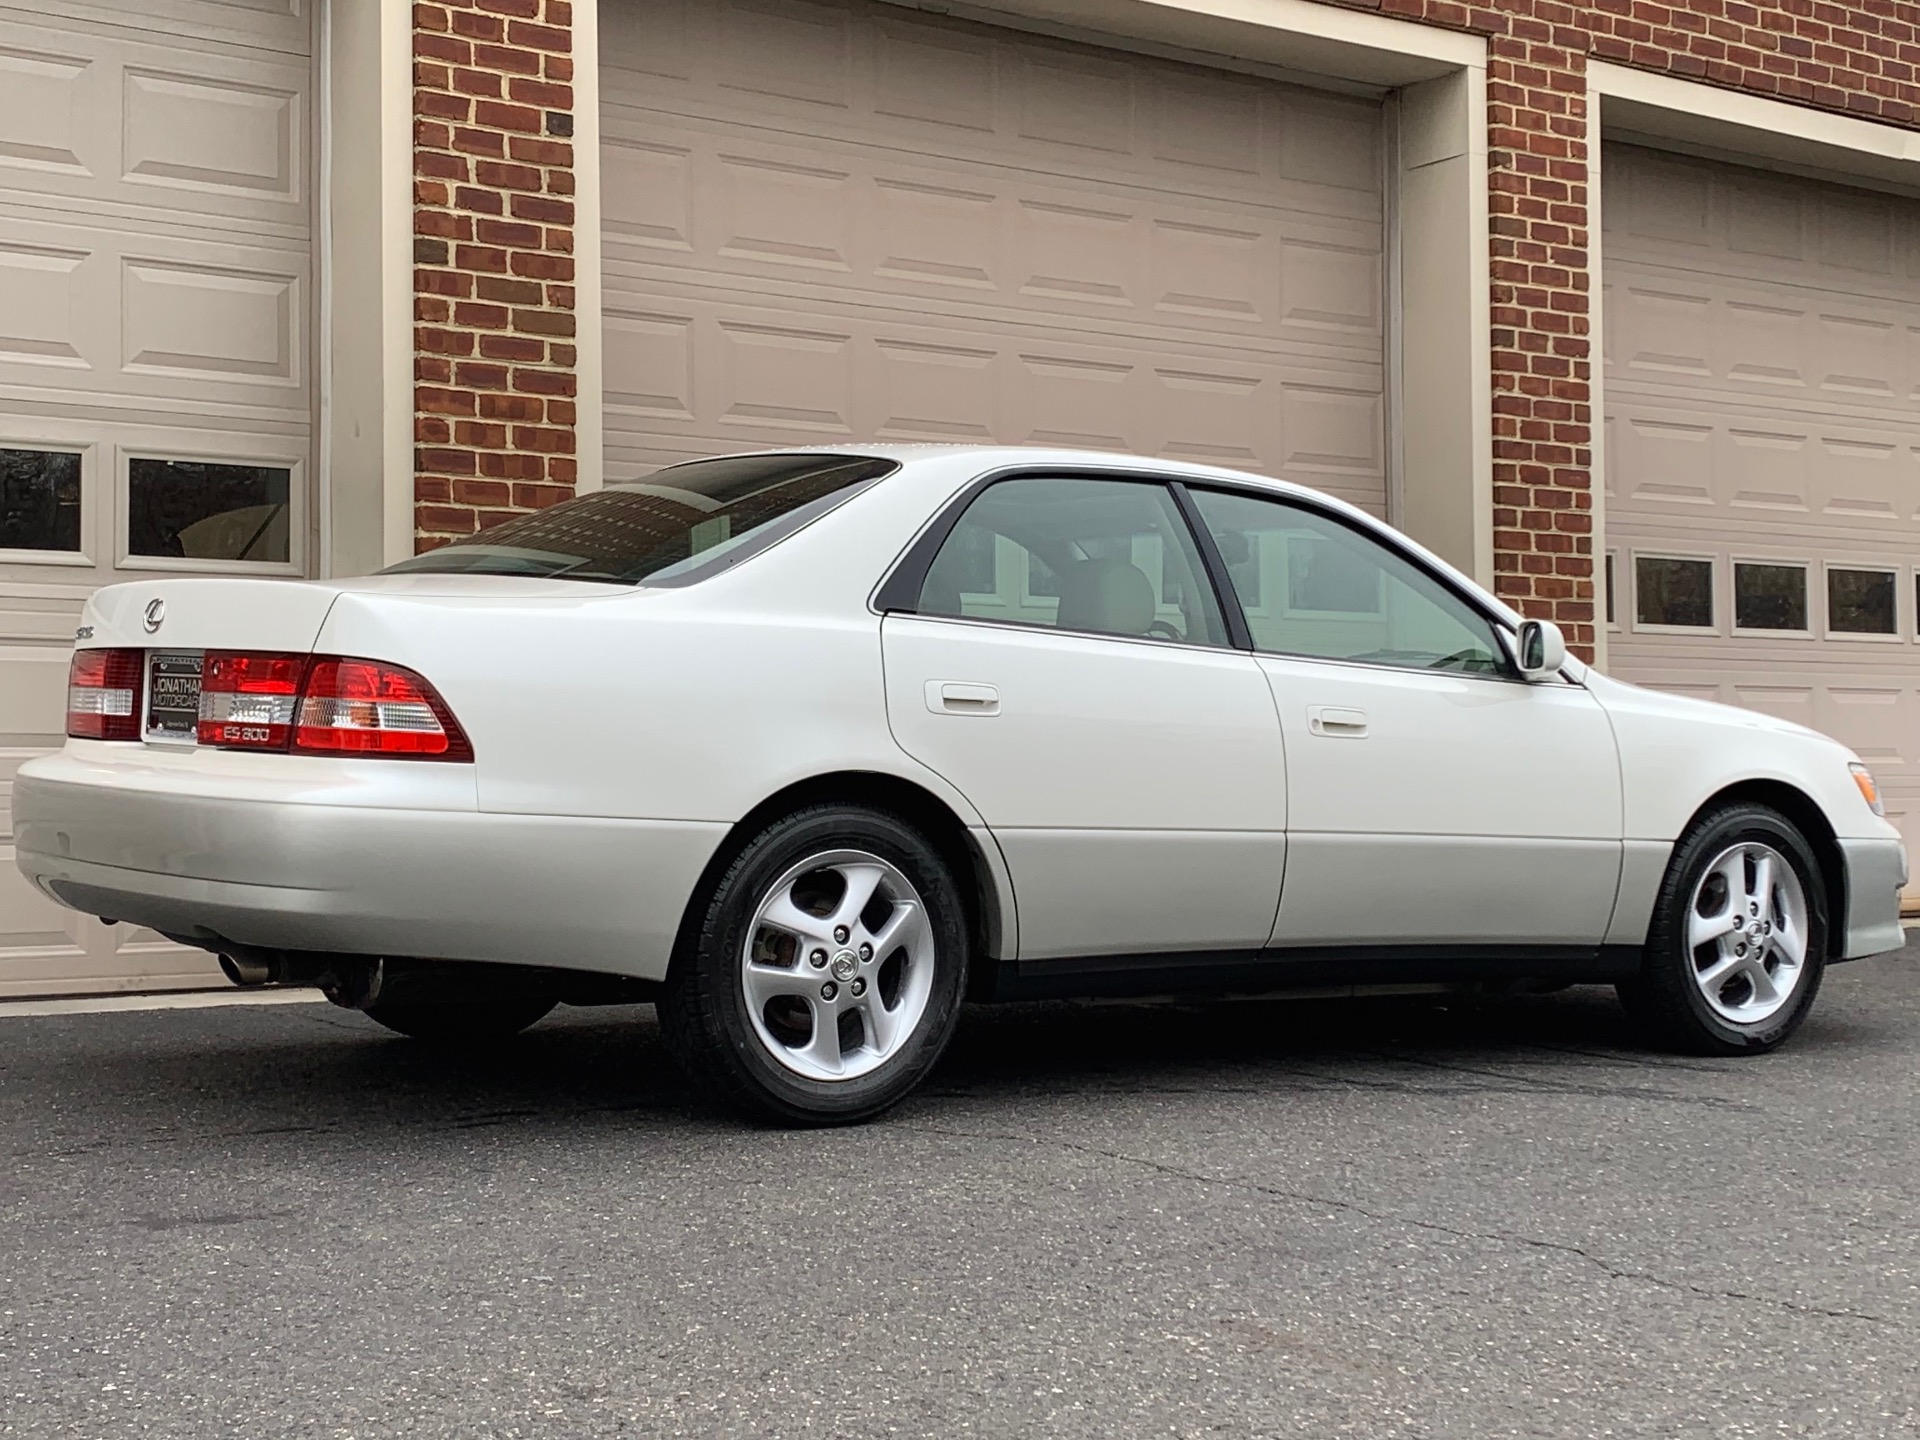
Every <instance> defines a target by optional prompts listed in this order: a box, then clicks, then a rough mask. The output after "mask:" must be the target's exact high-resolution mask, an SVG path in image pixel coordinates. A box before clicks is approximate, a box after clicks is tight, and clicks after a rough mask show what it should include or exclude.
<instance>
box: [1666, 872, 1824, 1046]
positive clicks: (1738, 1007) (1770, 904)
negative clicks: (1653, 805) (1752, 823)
mask: <svg viewBox="0 0 1920 1440" xmlns="http://www.w3.org/2000/svg"><path fill="white" fill-rule="evenodd" d="M1690 908H1691V913H1690V914H1689V916H1688V919H1687V945H1688V947H1689V949H1690V951H1691V953H1692V958H1693V966H1694V975H1693V978H1694V983H1695V984H1696V985H1698V986H1699V987H1700V993H1701V995H1702V996H1704V997H1705V999H1706V1002H1707V1004H1708V1006H1709V1007H1711V1008H1712V1010H1713V1011H1714V1013H1715V1014H1717V1015H1719V1016H1720V1017H1721V1018H1722V1019H1725V1020H1728V1021H1730V1022H1732V1023H1733V1024H1735V1025H1752V1024H1756V1023H1758V1022H1759V1021H1762V1020H1765V1019H1767V1018H1769V1017H1770V1016H1772V1015H1774V1014H1775V1013H1777V1012H1778V1011H1779V1009H1780V1007H1781V1006H1782V1005H1784V1004H1786V1003H1787V1000H1788V999H1789V997H1791V996H1792V994H1793V992H1794V987H1795V986H1796V985H1797V984H1798V983H1799V979H1800V972H1801V969H1802V968H1803V967H1804V966H1805V964H1806V960H1807V896H1806V891H1805V889H1804V888H1803V887H1802V886H1801V884H1800V877H1799V876H1798V875H1796V874H1794V871H1793V866H1792V865H1791V864H1790V863H1789V862H1788V860H1787V857H1786V856H1784V855H1782V854H1781V853H1780V852H1779V851H1778V850H1776V849H1774V848H1773V847H1772V846H1771V845H1765V844H1761V843H1759V842H1757V841H1750V842H1747V843H1744V844H1739V845H1730V846H1728V847H1727V848H1726V849H1725V850H1723V851H1721V853H1720V854H1719V855H1717V856H1715V857H1714V859H1713V860H1712V862H1711V863H1709V864H1708V866H1707V868H1706V871H1705V873H1704V874H1702V875H1701V877H1700V880H1699V883H1698V884H1696V885H1695V886H1694V887H1693V904H1692V906H1691V907H1690Z"/></svg>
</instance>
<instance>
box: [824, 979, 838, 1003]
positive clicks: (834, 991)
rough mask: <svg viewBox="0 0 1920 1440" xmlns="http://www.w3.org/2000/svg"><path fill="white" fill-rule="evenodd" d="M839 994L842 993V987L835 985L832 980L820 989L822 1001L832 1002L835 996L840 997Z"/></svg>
mask: <svg viewBox="0 0 1920 1440" xmlns="http://www.w3.org/2000/svg"><path fill="white" fill-rule="evenodd" d="M839 993H840V987H839V986H838V985H836V984H834V983H833V981H831V980H829V981H827V983H826V984H824V985H822V986H821V987H820V998H821V999H822V1000H831V999H833V997H834V996H836V995H838V994H839Z"/></svg>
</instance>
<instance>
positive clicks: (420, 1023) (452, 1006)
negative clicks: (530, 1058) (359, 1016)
mask: <svg viewBox="0 0 1920 1440" xmlns="http://www.w3.org/2000/svg"><path fill="white" fill-rule="evenodd" d="M556 1003H557V1002H555V1001H553V1000H548V999H543V998H541V997H539V996H528V997H524V998H519V999H511V1000H478V1001H472V1002H469V1003H465V1004H462V1003H459V1002H457V1001H450V1002H447V1003H445V1004H433V1005H426V1004H423V1005H379V1004H375V1005H369V1006H368V1007H367V1009H366V1014H367V1016H368V1018H369V1019H373V1020H377V1021H379V1022H380V1023H381V1024H382V1025H384V1026H386V1027H387V1029H389V1030H397V1031H398V1032H399V1033H400V1034H402V1035H406V1036H409V1037H411V1038H412V1039H415V1040H424V1041H427V1042H428V1043H430V1044H434V1045H458V1044H478V1043H485V1042H486V1041H489V1040H505V1039H507V1038H509V1037H511V1036H514V1035H518V1034H519V1033H520V1032H521V1031H522V1030H525V1029H526V1028H527V1027H528V1026H529V1025H532V1024H533V1023H534V1022H535V1021H537V1020H539V1019H540V1018H541V1017H542V1016H544V1015H545V1014H546V1013H547V1012H548V1011H549V1010H551V1009H553V1007H554V1005H555V1004H556Z"/></svg>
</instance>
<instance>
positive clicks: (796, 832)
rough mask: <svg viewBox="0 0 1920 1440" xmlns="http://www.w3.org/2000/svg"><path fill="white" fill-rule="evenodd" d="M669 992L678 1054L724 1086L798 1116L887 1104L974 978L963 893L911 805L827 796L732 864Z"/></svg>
mask: <svg viewBox="0 0 1920 1440" xmlns="http://www.w3.org/2000/svg"><path fill="white" fill-rule="evenodd" d="M695 925H696V926H697V929H696V930H695V932H694V933H693V935H692V936H691V937H690V942H689V943H688V945H687V946H686V947H685V949H684V950H683V953H682V954H680V955H679V956H677V957H676V959H675V961H674V965H673V967H672V970H671V972H670V973H669V974H668V976H667V981H666V985H665V987H664V989H663V990H662V992H661V995H660V999H659V1002H658V1006H659V1011H660V1020H661V1027H662V1031H663V1034H664V1037H665V1039H666V1042H667V1044H668V1046H669V1048H670V1049H671V1050H672V1052H673V1054H674V1056H675V1058H676V1059H678V1060H679V1061H680V1062H681V1064H682V1065H683V1067H684V1068H685V1069H686V1070H687V1071H688V1072H689V1073H690V1074H691V1075H692V1076H693V1077H694V1079H695V1080H696V1081H697V1082H699V1083H702V1084H704V1085H705V1086H706V1087H707V1088H709V1089H710V1090H712V1091H713V1092H714V1093H716V1094H717V1095H718V1097H719V1098H721V1099H723V1100H725V1101H727V1102H728V1103H730V1104H732V1105H733V1106H734V1107H735V1108H738V1109H742V1110H745V1111H747V1112H748V1113H750V1114H753V1115H755V1116H758V1117H761V1118H766V1119H772V1120H776V1121H780V1122H783V1123H787V1124H803V1125H832V1124H845V1123H849V1122H852V1121H857V1120H865V1119H867V1118H869V1117H871V1116H873V1115H877V1114H879V1113H880V1112H881V1111H882V1110H884V1109H886V1108H887V1107H888V1106H890V1105H893V1104H894V1103H896V1102H897V1101H899V1100H900V1099H901V1098H902V1097H904V1096H905V1095H906V1094H907V1092H908V1091H910V1090H912V1089H913V1087H914V1086H916V1085H917V1084H919V1083H920V1081H921V1080H922V1079H923V1078H924V1077H925V1075H926V1073H927V1072H928V1071H929V1070H930V1069H932V1068H933V1064H934V1062H935V1061H936V1060H938V1059H939V1058H940V1052H941V1051H942V1050H944V1049H945V1048H946V1044H947V1040H948V1039H949V1037H951V1035H952V1034H953V1028H954V1025H955V1024H956V1022H957V1021H958V1019H959V1012H960V997H961V992H962V990H963V989H964V986H965V981H966V955H967V940H966V936H967V927H966V923H965V912H964V910H963V909H962V906H961V900H960V893H959V890H958V887H957V886H956V885H955V883H954V879H953V876H952V874H951V872H950V871H949V869H948V867H947V865H946V863H945V861H943V860H942V859H941V857H940V854H939V852H938V851H937V850H935V849H934V847H933V846H932V845H931V844H929V843H928V841H927V840H926V838H925V837H924V836H922V835H921V834H920V833H919V832H918V831H917V830H915V829H913V828H912V827H911V826H909V825H907V824H906V823H904V822H903V821H901V820H900V819H898V818H897V817H895V816H893V815H890V814H887V813H885V812H883V811H877V810H868V809H865V808H861V807H855V806H840V805H823V806H819V807H815V808H812V809H808V810H804V811H801V812H800V813H798V814H796V815H792V816H789V817H788V818H786V819H785V820H782V821H779V822H777V823H776V824H774V825H772V826H770V827H769V828H768V829H766V830H765V831H763V832H762V833H761V834H759V835H758V836H756V837H755V838H754V839H753V840H752V841H750V842H749V843H748V844H747V845H746V847H745V848H744V849H743V850H742V851H741V852H740V854H739V855H738V856H737V857H736V858H735V859H734V861H733V863H732V864H731V865H729V866H728V867H727V870H726V872H725V873H724V874H723V875H722V876H721V878H720V880H719V883H718V884H717V885H715V887H714V889H713V891H712V893H711V895H710V896H709V897H707V901H706V904H705V908H704V910H703V912H702V913H700V914H699V915H698V916H696V917H695Z"/></svg>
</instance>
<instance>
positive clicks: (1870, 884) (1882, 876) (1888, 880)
mask: <svg viewBox="0 0 1920 1440" xmlns="http://www.w3.org/2000/svg"><path fill="white" fill-rule="evenodd" d="M1840 857H1841V859H1842V860H1843V861H1844V862H1845V864H1846V867H1847V913H1846V915H1845V917H1844V924H1843V925H1842V927H1841V934H1840V942H1841V943H1840V948H1839V958H1840V959H1842V960H1859V959H1861V958H1863V957H1865V956H1868V955H1879V954H1882V953H1884V952H1886V951H1888V950H1898V949H1899V948H1900V947H1901V946H1902V945H1904V944H1906V943H1907V937H1906V932H1905V931H1903V930H1902V929H1901V928H1900V892H1901V890H1902V889H1904V888H1905V887H1906V883H1907V850H1906V846H1904V845H1902V844H1901V843H1900V842H1899V841H1898V840H1890V839H1889V840H1842V841H1841V842H1840Z"/></svg>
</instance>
